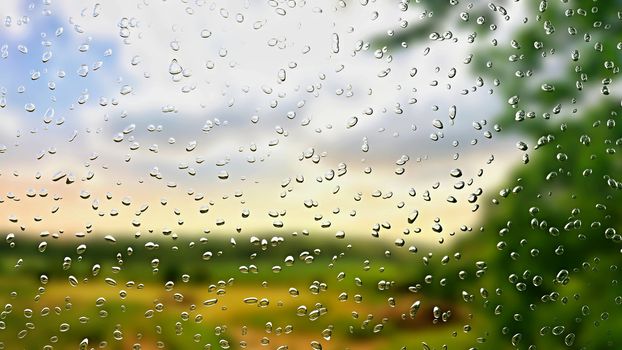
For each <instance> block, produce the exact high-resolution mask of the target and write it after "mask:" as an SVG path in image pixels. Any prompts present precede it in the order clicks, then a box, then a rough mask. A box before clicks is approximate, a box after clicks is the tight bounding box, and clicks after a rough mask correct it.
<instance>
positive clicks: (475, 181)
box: [0, 0, 521, 245]
mask: <svg viewBox="0 0 622 350" xmlns="http://www.w3.org/2000/svg"><path fill="white" fill-rule="evenodd" d="M79 4H80V5H79V6H77V5H76V2H72V1H43V2H39V1H38V2H33V3H30V2H26V1H24V2H20V1H7V2H2V3H1V4H0V18H2V19H3V22H4V23H3V25H2V26H1V27H0V45H2V50H1V51H2V52H1V54H2V58H1V59H0V89H1V90H0V95H1V98H2V99H1V100H0V102H2V103H0V105H2V108H1V109H0V120H1V124H0V125H1V127H0V227H1V228H2V230H3V231H5V232H15V233H17V232H23V235H32V236H36V235H40V234H41V233H42V232H43V235H47V234H51V235H52V236H58V237H75V236H79V237H82V236H86V237H89V236H92V237H103V236H105V235H115V237H119V238H120V237H123V236H128V237H132V236H135V235H141V236H144V237H149V236H153V237H157V236H161V235H166V236H171V235H178V236H179V237H184V236H192V237H194V236H195V235H206V234H208V235H209V234H211V235H217V234H224V235H230V236H236V237H237V236H239V235H245V234H246V235H255V234H259V233H261V234H280V235H289V234H291V233H292V232H301V231H302V230H308V231H309V232H311V234H313V235H329V236H334V235H335V234H336V232H338V231H343V232H345V233H346V235H347V236H348V237H358V236H363V237H368V236H369V235H370V234H372V232H373V229H374V226H375V225H380V226H381V227H382V228H381V229H380V236H381V237H383V238H387V239H390V240H394V239H400V238H401V239H405V240H406V241H407V242H409V243H408V244H414V245H417V244H438V243H439V241H444V240H445V239H448V238H449V237H450V236H451V234H452V233H453V232H460V229H461V228H462V229H464V228H465V227H474V225H476V224H477V220H478V218H479V217H480V215H481V210H475V211H474V209H475V205H476V204H480V203H482V201H484V200H486V194H488V193H492V192H491V191H494V190H495V189H496V187H495V186H496V185H497V184H498V183H499V182H500V180H501V179H502V178H503V177H504V176H506V175H507V174H508V172H509V170H510V169H512V168H513V167H514V166H515V165H516V164H518V163H519V162H520V155H521V152H519V151H518V150H517V149H516V146H515V143H516V140H517V136H516V135H511V134H509V133H508V132H503V130H502V131H500V132H499V131H496V130H495V119H494V118H495V117H496V116H497V115H498V114H499V111H500V110H501V108H502V105H503V104H504V103H506V101H505V100H503V98H501V97H500V96H497V95H496V94H495V93H494V92H495V91H494V85H493V82H492V81H487V80H483V81H482V83H481V84H480V83H478V80H477V78H478V77H477V76H476V75H475V73H473V71H472V69H471V68H470V66H469V65H468V64H465V60H466V59H467V58H468V57H470V56H471V55H476V54H477V46H475V45H473V44H469V43H468V42H467V37H468V35H469V34H470V33H468V32H461V31H453V32H451V33H446V39H444V40H437V39H434V38H432V37H425V38H420V39H418V40H416V41H415V42H411V43H408V45H407V47H399V46H398V47H395V48H384V50H383V48H381V47H378V45H377V44H376V43H375V42H373V41H372V39H375V38H379V37H382V36H388V35H389V34H390V33H391V31H393V32H395V33H398V32H399V31H400V30H404V28H403V26H406V25H407V26H416V25H419V24H421V23H425V21H431V20H435V18H434V17H433V15H431V14H430V13H427V12H425V11H424V9H423V8H418V7H417V6H418V5H417V4H411V8H410V10H409V11H407V12H404V11H401V10H400V7H399V6H398V3H394V2H384V1H356V2H333V1H326V2H317V3H316V2H310V1H282V2H277V1H261V2H254V1H253V2H251V1H200V0H199V1H171V0H168V1H161V0H154V1H146V0H144V1H105V2H104V1H101V3H98V2H96V1H82V2H79ZM461 6H468V5H466V4H465V5H461ZM516 6H518V5H516ZM455 10H456V12H455V15H458V14H459V13H460V11H461V9H460V8H459V7H456V9H455ZM517 21H518V19H517ZM513 25H516V23H514V22H509V23H508V24H506V26H505V27H504V30H505V31H504V30H499V32H498V34H497V35H498V37H499V38H502V39H503V40H506V39H507V38H508V32H511V30H512V28H513V27H512V26H513ZM5 53H6V54H5ZM50 55H51V56H50ZM46 57H47V58H46ZM454 110H455V113H454V112H453V111H454ZM458 170H459V171H458ZM458 174H459V176H457V175H458ZM460 181H462V182H463V184H462V186H461V184H460ZM460 187H463V188H460ZM426 191H428V192H429V194H430V199H429V200H426V198H425V197H426V196H425V193H426ZM480 191H481V192H482V193H484V194H483V195H481V196H479V198H478V200H477V202H475V203H470V202H469V197H470V196H471V195H472V194H473V193H479V192H480ZM450 196H452V197H453V198H455V200H456V203H451V202H450V201H449V200H448V198H449V197H450ZM481 205H482V206H484V204H481ZM414 212H416V213H418V217H417V219H416V220H415V221H414V222H413V223H409V222H408V220H407V218H408V217H409V216H413V215H414V214H412V213H414ZM436 223H439V224H441V226H442V227H443V230H442V232H436V231H435V230H433V227H434V225H435V224H436Z"/></svg>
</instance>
